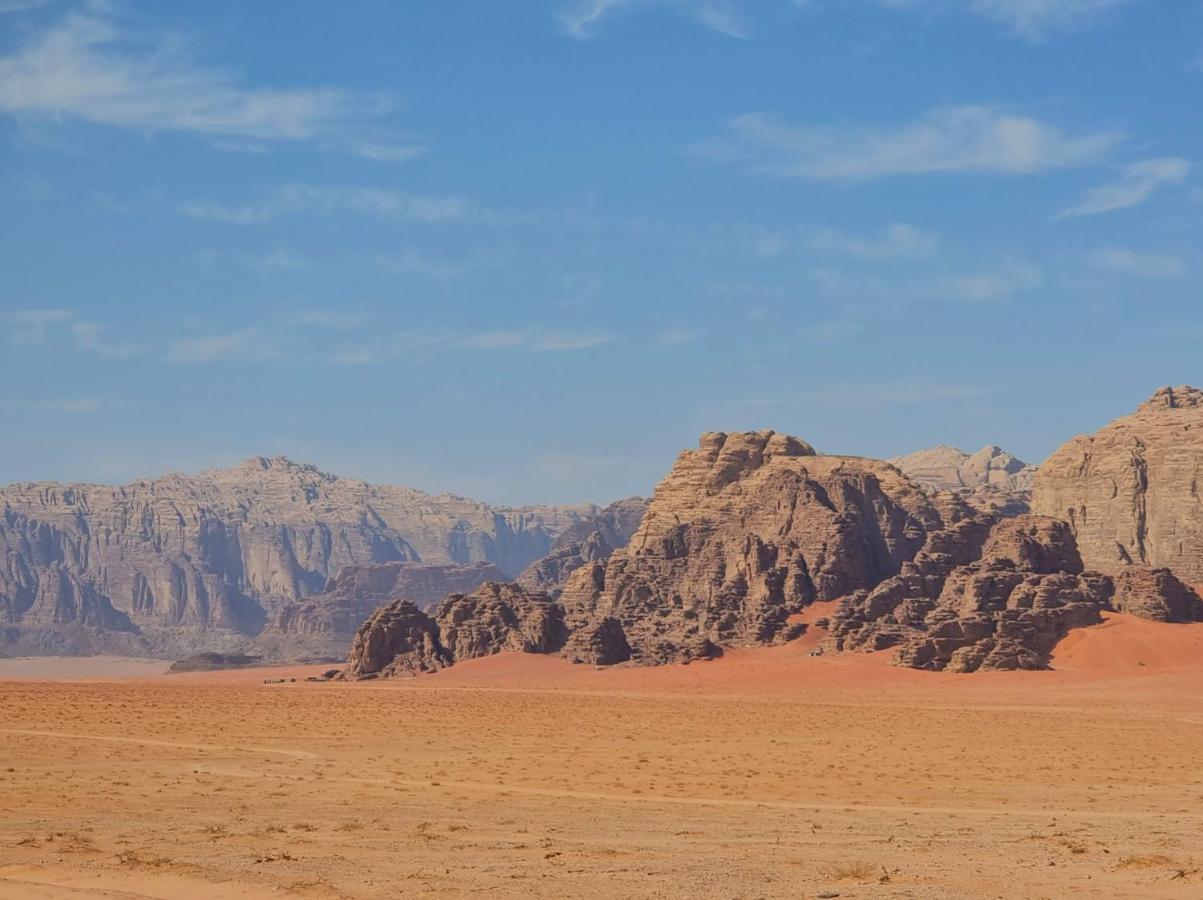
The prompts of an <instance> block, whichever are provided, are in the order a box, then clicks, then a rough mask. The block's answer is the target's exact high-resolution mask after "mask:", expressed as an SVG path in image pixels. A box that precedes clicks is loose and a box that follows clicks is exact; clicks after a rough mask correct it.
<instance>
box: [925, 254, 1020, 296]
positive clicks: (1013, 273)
mask: <svg viewBox="0 0 1203 900" xmlns="http://www.w3.org/2000/svg"><path fill="white" fill-rule="evenodd" d="M1043 282H1044V273H1043V272H1042V271H1041V270H1040V268H1039V267H1038V266H1033V265H1031V264H1029V263H1023V262H1009V263H1006V264H1004V265H1002V266H999V267H998V268H997V269H994V270H991V271H986V272H972V273H969V274H962V275H948V276H944V277H942V278H937V279H936V280H935V281H934V282H933V283H932V285H931V287H930V288H929V290H930V291H931V293H932V295H934V296H936V297H940V298H944V299H947V300H961V301H966V302H970V303H983V302H989V301H995V300H1005V299H1006V298H1007V297H1011V296H1013V295H1015V294H1020V293H1023V292H1025V291H1030V290H1033V289H1034V288H1037V287H1039V286H1040V285H1041V284H1042V283H1043Z"/></svg>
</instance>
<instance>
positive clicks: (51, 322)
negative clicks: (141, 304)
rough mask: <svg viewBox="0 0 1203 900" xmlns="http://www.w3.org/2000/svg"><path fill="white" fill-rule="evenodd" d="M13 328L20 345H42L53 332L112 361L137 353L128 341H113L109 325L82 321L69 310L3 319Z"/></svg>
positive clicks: (33, 311) (22, 313)
mask: <svg viewBox="0 0 1203 900" xmlns="http://www.w3.org/2000/svg"><path fill="white" fill-rule="evenodd" d="M0 322H5V323H7V324H8V325H9V338H10V339H11V340H12V341H13V343H16V344H26V345H40V344H43V343H45V342H46V340H47V338H49V337H50V336H51V335H52V334H53V333H55V332H57V333H58V334H59V335H60V336H61V335H69V336H70V338H71V339H72V340H73V341H74V343H75V346H76V347H78V348H80V349H81V350H88V351H90V352H92V353H95V354H97V355H98V356H103V357H106V358H108V359H122V358H124V357H127V356H130V355H131V354H133V353H134V346H133V344H131V343H130V342H129V341H127V340H125V339H113V338H112V337H111V334H112V331H111V330H110V329H109V327H108V326H107V325H102V324H101V323H99V322H93V321H90V320H87V319H81V318H80V317H79V314H78V313H76V312H75V311H73V310H69V309H23V310H18V311H16V312H12V313H8V314H6V315H4V316H0Z"/></svg>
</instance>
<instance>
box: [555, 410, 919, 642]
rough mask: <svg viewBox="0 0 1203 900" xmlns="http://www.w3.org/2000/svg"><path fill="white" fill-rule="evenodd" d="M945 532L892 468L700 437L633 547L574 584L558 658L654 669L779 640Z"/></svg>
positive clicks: (754, 440)
mask: <svg viewBox="0 0 1203 900" xmlns="http://www.w3.org/2000/svg"><path fill="white" fill-rule="evenodd" d="M942 524H943V522H942V519H941V516H940V513H939V511H938V510H937V508H936V507H935V505H933V503H932V501H931V500H930V499H929V498H928V497H927V496H926V495H925V494H924V493H923V492H922V491H920V490H918V489H917V488H915V487H914V485H912V484H911V483H910V482H909V481H908V480H907V479H906V478H905V477H904V476H902V475H901V473H899V471H898V470H897V469H895V468H894V467H893V466H890V465H888V464H886V463H883V462H880V461H877V460H868V459H859V458H851V457H839V456H819V455H818V454H816V453H815V451H814V449H813V448H812V447H810V446H809V445H808V444H806V443H805V442H803V441H801V440H799V439H797V438H793V437H789V436H787V435H783V434H776V433H774V432H771V431H763V432H751V433H745V434H730V435H728V434H723V433H712V434H706V435H704V436H703V437H702V440H701V443H700V446H699V449H697V450H690V451H685V452H684V453H682V454H681V455H680V457H679V458H678V459H677V462H676V465H675V466H674V467H673V470H672V472H670V473H669V475H668V476H667V477H666V478H665V479H664V480H663V481H662V482H661V483H660V484H659V485H658V486H657V488H656V491H655V494H654V496H653V498H652V501H651V504H650V505H649V507H648V510H647V513H646V514H645V515H644V517H643V522H642V524H641V525H640V528H639V530H638V531H637V532H636V533H635V535H634V537H633V538H632V539H631V541H630V543H629V544H628V545H627V546H626V547H625V548H624V549H622V550H619V551H617V552H616V553H614V554H613V555H612V556H611V557H610V558H609V559H608V560H606V561H604V562H602V561H598V562H590V563H588V564H586V565H585V566H583V567H582V568H581V569H579V570H578V571H576V572H575V573H574V574H573V575H572V576H571V577H570V578H569V580H568V583H567V585H566V586H565V587H564V590H563V593H562V594H561V597H560V601H561V602H562V603H563V605H564V608H565V611H566V614H567V618H568V624H569V628H570V630H571V631H572V632H573V636H572V638H571V639H570V641H569V645H568V647H567V649H566V652H567V653H568V655H569V656H570V657H571V658H573V659H577V660H580V661H585V662H595V663H605V662H612V661H619V659H616V657H624V655H625V657H629V658H630V659H632V660H634V661H636V662H638V663H641V664H656V663H666V662H681V661H688V660H690V659H694V658H699V657H707V656H713V655H715V654H716V653H717V652H720V651H719V648H721V647H722V646H723V645H731V644H760V643H769V642H772V641H775V640H784V639H787V638H789V637H791V636H793V635H794V634H796V633H797V632H796V630H794V629H793V628H791V626H790V625H789V624H788V623H787V619H788V618H789V617H790V616H791V615H792V614H794V613H797V612H799V611H801V610H802V609H803V608H804V607H805V606H806V605H807V604H809V603H811V602H812V601H814V600H829V599H834V598H836V597H841V596H844V595H846V594H848V593H851V592H853V591H856V590H858V589H863V588H871V587H873V586H875V585H876V584H877V583H878V582H880V581H881V580H882V579H884V578H888V577H890V576H892V575H895V574H897V573H898V571H899V569H900V568H901V566H902V564H903V563H904V562H907V561H908V560H910V559H911V558H913V557H914V555H915V553H917V552H918V551H919V549H920V548H921V547H922V546H923V542H924V540H925V537H926V535H927V532H928V531H931V530H936V529H938V528H940V527H941V526H942ZM624 644H625V646H626V648H627V649H626V650H625V651H623V649H622V648H623V646H624ZM603 657H604V659H603Z"/></svg>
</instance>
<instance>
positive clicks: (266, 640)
mask: <svg viewBox="0 0 1203 900" xmlns="http://www.w3.org/2000/svg"><path fill="white" fill-rule="evenodd" d="M504 580H505V574H504V573H503V572H502V571H501V570H500V569H499V568H497V566H496V565H494V564H493V563H470V564H468V565H442V566H439V565H426V564H424V563H413V562H389V563H365V564H361V565H355V566H347V567H346V568H344V569H343V570H342V571H341V572H339V574H338V575H336V576H335V577H334V578H332V579H330V581H329V583H328V584H327V585H326V590H325V591H323V592H322V593H320V594H315V595H314V596H312V597H306V598H304V599H302V600H296V601H292V602H289V603H285V604H283V605H282V606H280V608H279V609H278V610H277V611H276V612H275V614H274V615H273V617H272V619H271V621H270V622H268V624H267V626H266V627H265V628H264V629H263V631H262V632H261V633H260V634H259V635H258V636H257V637H256V638H255V641H254V646H255V647H256V648H257V650H258V651H259V652H261V653H263V654H264V655H265V656H268V657H270V658H272V659H279V660H338V659H343V658H344V657H345V656H346V654H347V648H348V647H349V646H350V645H351V641H352V639H353V638H354V637H355V632H356V631H357V630H358V629H359V626H360V625H362V624H363V623H364V622H365V621H366V620H367V618H368V617H369V616H370V615H371V614H372V613H373V612H375V611H376V610H377V609H379V608H380V607H381V606H384V605H385V604H386V603H389V602H390V601H394V600H408V601H409V602H411V603H413V604H414V605H415V606H417V607H418V608H419V609H421V610H426V611H429V610H430V609H431V608H433V607H434V606H435V605H436V604H437V603H438V602H439V601H440V600H442V599H443V598H444V597H446V596H447V595H448V594H453V593H463V592H467V591H473V590H475V589H476V588H478V587H480V586H481V585H482V584H484V583H485V582H487V581H504Z"/></svg>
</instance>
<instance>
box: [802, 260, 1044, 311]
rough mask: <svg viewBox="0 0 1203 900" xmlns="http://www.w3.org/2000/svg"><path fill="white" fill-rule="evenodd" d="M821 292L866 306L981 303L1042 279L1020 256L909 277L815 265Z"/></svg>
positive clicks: (1023, 289) (1034, 285)
mask: <svg viewBox="0 0 1203 900" xmlns="http://www.w3.org/2000/svg"><path fill="white" fill-rule="evenodd" d="M811 277H812V279H813V280H814V283H815V286H816V288H817V289H818V290H819V291H821V292H822V293H824V294H826V295H828V296H832V297H837V298H840V299H843V300H846V301H850V302H852V303H857V304H866V305H868V306H876V305H891V304H899V303H922V302H925V301H929V300H944V301H951V302H958V303H983V302H995V301H1000V300H1005V299H1007V298H1009V297H1012V296H1015V295H1017V294H1022V293H1025V292H1027V291H1030V290H1034V289H1035V288H1037V287H1039V286H1040V285H1041V284H1043V283H1044V273H1043V271H1042V270H1041V269H1040V267H1038V266H1035V265H1033V264H1031V263H1027V262H1023V261H1021V260H1006V261H1003V262H1001V263H998V264H996V265H994V266H993V267H991V268H982V269H976V270H968V271H962V272H952V273H946V274H940V275H931V276H923V277H914V278H908V279H905V280H903V279H899V278H883V277H881V276H880V275H878V274H874V273H872V272H865V271H859V270H858V271H852V272H847V271H844V270H842V269H833V268H818V269H814V270H812V272H811Z"/></svg>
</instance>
